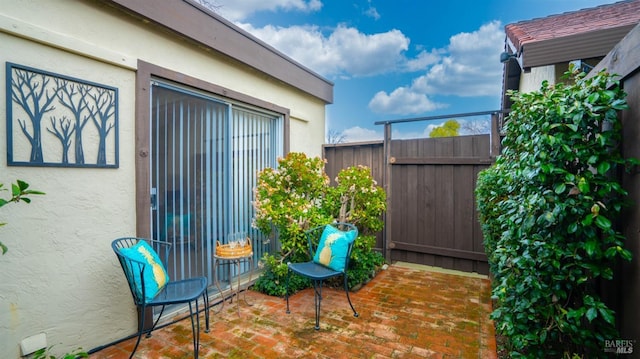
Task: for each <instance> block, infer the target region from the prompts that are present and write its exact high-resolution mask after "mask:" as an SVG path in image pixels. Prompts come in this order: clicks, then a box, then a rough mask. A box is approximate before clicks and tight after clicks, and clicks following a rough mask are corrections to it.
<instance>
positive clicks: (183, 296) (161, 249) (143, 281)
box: [111, 237, 209, 358]
mask: <svg viewBox="0 0 640 359" xmlns="http://www.w3.org/2000/svg"><path fill="white" fill-rule="evenodd" d="M111 248H112V249H113V251H114V252H115V253H116V255H117V256H118V260H119V261H120V265H121V266H122V270H123V271H124V274H125V277H126V278H127V282H128V283H129V289H130V290H131V294H132V295H133V302H134V303H135V305H136V307H137V309H138V340H137V341H136V345H135V347H134V348H133V351H132V352H131V356H129V358H133V355H134V354H135V352H136V350H137V349H138V345H139V344H140V339H141V337H142V334H143V333H147V337H150V336H151V332H152V331H153V330H154V328H155V327H156V325H157V324H158V322H159V321H160V317H162V313H163V312H164V309H165V307H166V306H167V305H171V304H183V303H188V304H189V316H190V318H191V330H192V333H193V352H194V357H195V358H198V347H199V345H200V310H199V309H198V308H199V303H198V301H199V299H200V297H202V299H203V301H204V313H205V322H206V329H205V332H206V333H208V332H209V293H208V291H207V284H208V280H207V278H206V277H194V278H188V279H184V280H175V281H170V280H169V277H168V275H167V272H166V269H165V266H164V264H163V263H166V262H167V259H168V255H169V249H170V248H171V243H168V242H161V241H154V240H144V239H142V238H135V237H126V238H118V239H116V240H114V241H113V242H112V243H111ZM154 248H158V250H157V251H156V250H154ZM158 253H162V255H163V258H162V259H160V258H159V256H158ZM194 303H195V308H194V306H193V305H194ZM156 306H161V307H162V309H161V310H160V314H159V315H158V317H157V319H156V320H155V322H153V325H152V326H151V328H149V329H146V328H145V317H146V310H147V308H150V307H156ZM194 310H195V314H196V321H195V322H194V319H193V317H194Z"/></svg>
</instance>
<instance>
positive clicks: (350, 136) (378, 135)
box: [342, 126, 384, 142]
mask: <svg viewBox="0 0 640 359" xmlns="http://www.w3.org/2000/svg"><path fill="white" fill-rule="evenodd" d="M382 131H383V130H382V129H381V130H380V131H374V130H371V129H368V128H362V127H360V126H356V127H351V128H347V129H346V130H344V131H342V135H343V136H344V138H345V142H366V141H378V140H382V139H383V138H384V135H383V133H382Z"/></svg>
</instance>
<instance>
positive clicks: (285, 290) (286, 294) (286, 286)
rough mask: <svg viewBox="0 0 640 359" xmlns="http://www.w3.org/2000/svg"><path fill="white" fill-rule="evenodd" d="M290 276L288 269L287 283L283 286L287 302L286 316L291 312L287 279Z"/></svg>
mask: <svg viewBox="0 0 640 359" xmlns="http://www.w3.org/2000/svg"><path fill="white" fill-rule="evenodd" d="M290 276H291V271H290V270H289V268H287V281H286V284H285V286H284V288H285V289H284V296H285V298H286V300H287V314H291V311H290V310H289V277H290Z"/></svg>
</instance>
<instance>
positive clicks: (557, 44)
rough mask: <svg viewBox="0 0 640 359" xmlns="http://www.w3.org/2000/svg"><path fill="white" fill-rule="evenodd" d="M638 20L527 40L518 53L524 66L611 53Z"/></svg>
mask: <svg viewBox="0 0 640 359" xmlns="http://www.w3.org/2000/svg"><path fill="white" fill-rule="evenodd" d="M634 26H635V24H632V25H626V26H619V27H615V28H609V29H600V30H594V31H590V32H584V33H579V34H574V35H567V36H563V37H557V38H553V39H548V40H539V41H529V42H527V41H525V42H523V43H522V44H521V45H520V47H519V48H517V49H516V51H515V52H516V53H517V54H519V59H518V62H519V63H520V64H521V67H522V68H523V69H529V68H532V67H537V66H546V65H551V64H557V63H562V62H568V61H572V60H579V59H588V58H593V57H601V56H604V55H605V54H607V53H608V52H609V51H610V50H611V49H612V48H613V47H614V46H615V45H616V44H617V43H618V42H620V40H621V39H622V38H623V37H624V36H625V35H626V34H627V33H629V31H631V29H633V27H634Z"/></svg>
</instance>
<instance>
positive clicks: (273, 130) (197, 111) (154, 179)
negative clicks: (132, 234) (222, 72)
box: [150, 82, 283, 284]
mask: <svg viewBox="0 0 640 359" xmlns="http://www.w3.org/2000/svg"><path fill="white" fill-rule="evenodd" d="M150 120H151V126H150V129H151V134H150V135H151V156H150V160H151V191H152V193H151V198H152V201H151V202H152V203H151V218H152V221H151V222H152V223H151V225H152V231H151V232H152V234H153V238H155V239H159V240H163V241H169V242H171V243H172V244H173V246H172V251H171V255H170V263H168V270H169V276H170V277H171V278H174V279H181V278H187V277H192V276H206V277H208V278H209V283H210V284H212V283H213V276H214V275H218V276H219V279H221V280H222V281H225V280H226V279H227V278H225V277H226V276H228V273H214V268H213V261H212V259H213V254H214V251H215V245H216V241H220V242H222V243H224V240H225V238H226V236H227V235H228V234H230V233H235V232H246V233H247V234H249V236H250V237H251V239H252V242H253V245H254V256H255V259H256V261H257V259H259V258H260V257H262V254H263V253H264V251H265V250H266V247H265V246H263V245H262V243H264V242H265V238H264V236H263V235H262V234H261V233H259V232H258V231H256V230H255V229H253V228H251V220H252V218H253V207H252V201H253V188H254V187H255V185H256V176H257V172H258V171H260V170H261V169H263V168H266V167H275V166H276V165H277V158H278V157H279V156H281V155H282V152H283V119H282V116H281V115H279V114H275V113H270V112H268V111H265V110H262V109H258V108H252V107H250V106H247V105H243V104H239V103H233V102H230V101H226V100H225V99H223V98H217V97H214V96H211V95H208V94H204V93H201V92H198V91H195V90H192V89H188V88H183V87H179V86H175V85H172V84H167V83H162V82H154V83H153V84H152V92H151V119H150ZM242 270H246V269H242Z"/></svg>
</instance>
